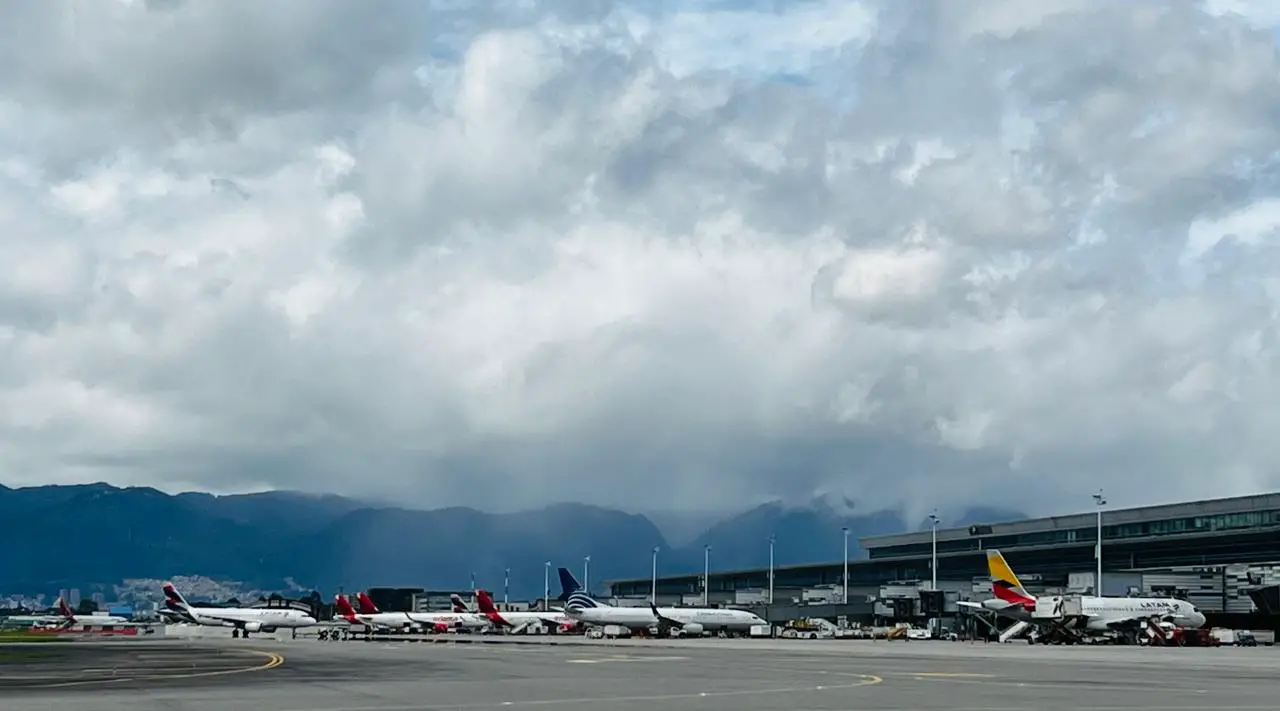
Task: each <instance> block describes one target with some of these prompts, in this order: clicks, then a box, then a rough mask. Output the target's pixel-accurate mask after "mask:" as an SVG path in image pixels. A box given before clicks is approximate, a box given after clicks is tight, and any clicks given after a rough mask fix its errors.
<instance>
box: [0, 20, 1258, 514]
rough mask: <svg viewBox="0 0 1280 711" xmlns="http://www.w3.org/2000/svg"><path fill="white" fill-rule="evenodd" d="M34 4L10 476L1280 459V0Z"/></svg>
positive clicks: (676, 504)
mask: <svg viewBox="0 0 1280 711" xmlns="http://www.w3.org/2000/svg"><path fill="white" fill-rule="evenodd" d="M655 7H656V8H658V9H655ZM9 14H10V17H9V21H8V22H6V23H4V24H3V26H0V230H2V234H3V235H4V236H3V239H0V259H2V260H3V262H4V263H5V264H6V269H7V278H5V279H3V280H0V481H2V482H3V483H5V484H7V485H9V486H19V485H33V484H48V483H73V482H89V481H108V482H111V483H115V484H120V485H150V486H156V487H158V488H161V489H163V490H168V491H177V490H188V489H197V490H206V491H214V492H235V491H253V490H264V489H274V488H283V489H297V490H304V491H316V492H335V493H341V494H348V495H356V496H363V497H366V498H376V499H380V500H390V501H396V502H399V503H403V504H405V505H411V506H423V507H434V506H443V505H453V504H463V505H474V506H478V507H481V508H485V509H489V510H509V509H515V508H524V507H532V506H537V505H540V504H543V503H547V502H553V501H564V500H577V501H584V502H589V503H596V504H601V505H607V506H618V507H622V508H626V509H628V510H645V509H681V508H687V509H703V508H707V507H721V508H724V507H733V506H739V505H741V506H747V505H751V504H754V503H758V502H760V501H764V500H768V499H771V498H775V497H780V498H782V499H784V500H797V501H800V500H807V499H808V498H810V497H812V496H814V495H817V494H839V495H841V496H848V497H850V498H852V499H855V500H856V501H858V506H859V508H862V509H863V510H873V509H879V508H886V507H903V508H905V509H906V510H907V512H908V513H909V515H912V516H913V517H918V515H919V514H921V513H922V512H926V511H928V510H930V509H932V508H934V507H937V506H942V505H949V506H955V505H958V504H965V503H982V504H993V505H1010V506H1017V507H1019V508H1021V509H1022V510H1025V511H1028V512H1030V513H1043V512H1056V511H1071V510H1081V509H1088V508H1089V507H1090V506H1091V499H1090V494H1091V493H1093V492H1094V491H1096V490H1097V489H1098V488H1099V487H1101V488H1103V489H1104V491H1105V492H1106V495H1107V497H1108V499H1109V500H1110V501H1112V502H1113V503H1114V504H1118V505H1126V504H1127V505H1139V504H1147V503H1157V502H1168V501H1177V500H1182V499H1189V498H1196V497H1204V496H1218V495H1231V494H1242V493H1252V492H1259V491H1263V490H1268V489H1274V488H1277V487H1280V470H1277V467H1276V464H1275V463H1276V462H1277V461H1280V437H1278V436H1277V432H1280V361H1278V355H1280V350H1278V349H1280V340H1278V338H1277V326H1276V323H1277V314H1278V313H1280V278H1278V276H1280V271H1277V267H1278V266H1280V242H1278V241H1277V238H1278V233H1277V229H1276V228H1277V225H1278V224H1280V158H1278V156H1280V81H1277V77H1278V76H1280V56H1278V54H1277V44H1276V39H1275V38H1276V28H1277V25H1280V3H1275V2H1258V3H1245V2H1231V1H1230V0H1218V1H1215V2H1209V3H1204V4H1199V3H1192V2H1168V3H1164V4H1161V3H1156V2H1142V3H1097V2H1084V1H1071V0H1039V1H1038V2H1035V3H1025V2H1015V1H1010V2H997V1H995V0H973V1H971V2H964V3H956V2H948V1H946V0H920V1H916V2H909V3H908V2H901V0H894V1H891V2H883V3H882V2H854V1H852V0H831V1H829V2H828V1H822V0H813V1H809V2H801V1H798V0H797V1H794V2H786V1H784V0H774V1H772V2H766V1H764V0H760V1H756V2H737V3H729V2H719V3H714V2H694V1H693V0H686V1H684V2H681V1H679V0H672V1H666V2H662V3H651V2H649V3H639V2H637V3H631V4H628V3H624V2H610V1H609V0H550V1H548V2H541V3H532V2H522V1H517V0H494V1H493V2H483V3H481V2H461V1H460V0H436V1H434V2H416V1H411V0H404V1H396V0H390V1H388V2H373V1H372V0H369V1H366V2H342V1H339V0H274V1H273V2H270V3H262V2H249V1H242V0H216V1H214V0H211V1H209V2H195V1H193V0H168V1H162V0H152V1H149V2H142V1H141V0H134V1H132V2H124V1H104V0H83V1H72V0H66V1H54V0H47V1H44V2H28V3H21V4H19V5H15V6H14V7H13V8H11V9H10V10H9Z"/></svg>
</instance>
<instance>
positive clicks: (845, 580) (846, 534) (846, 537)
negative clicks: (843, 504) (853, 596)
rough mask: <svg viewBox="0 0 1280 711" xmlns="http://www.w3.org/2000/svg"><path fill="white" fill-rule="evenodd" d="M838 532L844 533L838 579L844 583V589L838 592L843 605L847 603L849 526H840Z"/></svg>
mask: <svg viewBox="0 0 1280 711" xmlns="http://www.w3.org/2000/svg"><path fill="white" fill-rule="evenodd" d="M840 532H841V533H843V534H844V572H843V573H842V574H841V575H840V580H841V581H843V583H844V590H843V591H842V592H841V593H840V602H842V603H844V604H845V605H848V604H849V527H848V526H841V527H840Z"/></svg>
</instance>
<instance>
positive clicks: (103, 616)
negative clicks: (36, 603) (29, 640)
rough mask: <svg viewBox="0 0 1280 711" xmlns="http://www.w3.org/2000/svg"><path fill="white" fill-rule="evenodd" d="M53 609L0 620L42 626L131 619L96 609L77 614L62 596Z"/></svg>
mask: <svg viewBox="0 0 1280 711" xmlns="http://www.w3.org/2000/svg"><path fill="white" fill-rule="evenodd" d="M53 609H54V610H55V612H54V613H53V614H44V615H10V616H8V617H3V618H0V622H4V623H6V624H24V625H25V624H29V625H37V626H40V627H70V626H71V625H73V624H75V623H77V622H80V623H82V624H91V625H118V624H123V623H126V622H128V621H129V620H127V619H125V618H123V617H117V616H115V615H111V614H108V613H105V612H96V611H95V612H92V613H90V614H88V615H77V614H75V612H73V611H72V610H71V607H70V606H69V605H67V603H66V601H65V600H63V599H62V598H58V599H57V600H56V601H54V603H53Z"/></svg>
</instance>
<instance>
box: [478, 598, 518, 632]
mask: <svg viewBox="0 0 1280 711" xmlns="http://www.w3.org/2000/svg"><path fill="white" fill-rule="evenodd" d="M476 605H478V606H479V607H480V612H481V613H482V614H483V615H484V616H485V617H488V618H489V621H490V622H492V623H494V624H495V625H502V626H504V627H510V626H511V623H510V622H508V621H507V620H506V619H504V618H503V617H502V614H501V613H499V612H498V606H497V605H494V604H493V598H492V597H491V596H490V595H489V591H488V590H477V591H476Z"/></svg>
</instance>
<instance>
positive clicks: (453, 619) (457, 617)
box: [348, 592, 489, 632]
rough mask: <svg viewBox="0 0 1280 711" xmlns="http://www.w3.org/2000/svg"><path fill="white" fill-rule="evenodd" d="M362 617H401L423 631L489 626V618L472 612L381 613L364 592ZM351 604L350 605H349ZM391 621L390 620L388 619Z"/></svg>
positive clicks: (361, 605)
mask: <svg viewBox="0 0 1280 711" xmlns="http://www.w3.org/2000/svg"><path fill="white" fill-rule="evenodd" d="M356 602H357V603H359V605H360V612H359V614H360V615H362V616H363V615H399V616H402V617H403V618H406V619H408V620H409V621H410V622H412V623H413V624H414V625H417V626H418V627H420V628H423V629H433V630H436V631H437V632H444V631H447V630H449V629H471V630H475V629H481V628H483V627H488V626H489V618H487V617H485V616H484V615H477V614H475V613H471V612H462V613H459V612H381V611H379V610H378V606H377V605H375V604H373V600H371V599H369V596H368V595H366V594H365V593H364V592H360V593H358V594H357V595H356ZM348 604H349V603H348ZM387 619H390V618H387Z"/></svg>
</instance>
